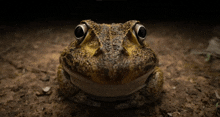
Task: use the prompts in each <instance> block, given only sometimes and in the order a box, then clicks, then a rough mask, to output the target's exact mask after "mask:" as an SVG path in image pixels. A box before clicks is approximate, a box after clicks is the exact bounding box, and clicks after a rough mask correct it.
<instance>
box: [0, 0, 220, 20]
mask: <svg viewBox="0 0 220 117" xmlns="http://www.w3.org/2000/svg"><path fill="white" fill-rule="evenodd" d="M1 5H2V6H1V8H0V10H1V11H0V13H1V14H0V15H1V17H0V23H1V24H6V23H8V22H10V23H12V22H16V23H19V22H20V23H23V22H29V21H35V20H40V21H47V20H66V19H68V20H82V19H92V20H94V21H99V20H106V21H107V20H111V22H112V21H114V22H120V20H130V19H136V20H163V21H164V20H171V21H182V20H184V21H195V20H199V21H204V22H210V21H211V22H218V21H219V19H220V17H219V14H220V8H219V5H218V3H217V2H216V3H214V2H207V1H206V2H205V1H199V2H192V1H191V2H183V1H177V2H171V1H170V2H160V1H153V2H152V1H151V2H149V1H137V0H136V1H128V0H121V1H117V0H115V1H113V0H111V1H96V0H90V1H85V0H78V1H70V2H64V1H56V2H55V1H51V2H39V1H38V2H36V1H35V2H34V1H27V2H21V1H18V2H12V1H8V2H5V3H2V4H1Z"/></svg>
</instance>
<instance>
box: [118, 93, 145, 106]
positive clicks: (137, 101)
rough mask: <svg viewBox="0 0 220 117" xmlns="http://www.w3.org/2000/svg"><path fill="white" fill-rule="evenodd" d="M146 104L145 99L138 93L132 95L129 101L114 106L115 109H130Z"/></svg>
mask: <svg viewBox="0 0 220 117" xmlns="http://www.w3.org/2000/svg"><path fill="white" fill-rule="evenodd" d="M145 103H146V99H145V97H144V96H143V95H140V94H139V92H136V93H134V94H132V96H131V99H130V100H128V101H127V102H125V103H120V104H118V105H116V106H115V109H126V108H132V107H140V106H143V105H144V104H145Z"/></svg>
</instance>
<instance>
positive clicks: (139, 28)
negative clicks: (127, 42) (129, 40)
mask: <svg viewBox="0 0 220 117" xmlns="http://www.w3.org/2000/svg"><path fill="white" fill-rule="evenodd" d="M134 32H135V34H136V36H137V38H138V41H139V42H143V41H144V39H145V37H146V35H147V30H146V28H145V27H144V26H143V25H141V24H136V25H135V27H134Z"/></svg>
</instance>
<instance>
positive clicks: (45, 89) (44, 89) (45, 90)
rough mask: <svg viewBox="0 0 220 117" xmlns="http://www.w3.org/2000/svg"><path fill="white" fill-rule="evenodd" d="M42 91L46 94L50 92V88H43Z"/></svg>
mask: <svg viewBox="0 0 220 117" xmlns="http://www.w3.org/2000/svg"><path fill="white" fill-rule="evenodd" d="M42 89H43V92H45V93H47V92H48V91H50V87H44V88H42Z"/></svg>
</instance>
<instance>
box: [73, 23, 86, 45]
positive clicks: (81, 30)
mask: <svg viewBox="0 0 220 117" xmlns="http://www.w3.org/2000/svg"><path fill="white" fill-rule="evenodd" d="M87 31H88V27H87V26H86V24H79V25H77V26H76V28H75V31H74V34H75V36H76V39H77V40H78V41H79V42H82V41H83V39H84V37H85V36H86V33H87Z"/></svg>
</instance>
